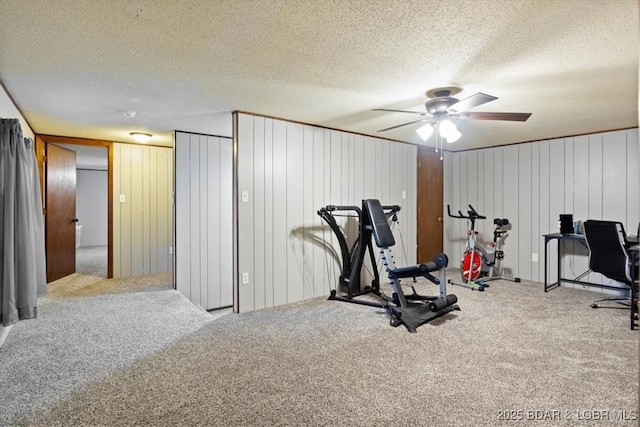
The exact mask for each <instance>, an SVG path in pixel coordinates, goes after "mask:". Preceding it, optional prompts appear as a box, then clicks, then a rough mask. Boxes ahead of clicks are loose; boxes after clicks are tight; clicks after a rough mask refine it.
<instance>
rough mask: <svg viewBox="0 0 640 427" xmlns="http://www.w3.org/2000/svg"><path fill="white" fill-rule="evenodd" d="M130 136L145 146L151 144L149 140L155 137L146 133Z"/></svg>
mask: <svg viewBox="0 0 640 427" xmlns="http://www.w3.org/2000/svg"><path fill="white" fill-rule="evenodd" d="M129 135H131V137H132V138H133V139H135V140H136V141H137V142H140V143H142V144H144V143H145V142H149V140H150V139H151V137H152V136H153V135H151V134H150V133H145V132H130V133H129Z"/></svg>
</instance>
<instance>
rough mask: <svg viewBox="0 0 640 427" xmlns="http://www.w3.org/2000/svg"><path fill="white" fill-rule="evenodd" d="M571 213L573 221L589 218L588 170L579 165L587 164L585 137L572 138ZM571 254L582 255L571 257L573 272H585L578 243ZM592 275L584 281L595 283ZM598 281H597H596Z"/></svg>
mask: <svg viewBox="0 0 640 427" xmlns="http://www.w3.org/2000/svg"><path fill="white" fill-rule="evenodd" d="M571 160H572V161H573V168H572V169H573V193H572V194H573V209H571V210H570V211H569V210H568V212H572V213H573V218H574V221H583V220H585V219H587V218H589V168H588V167H582V166H581V165H588V164H589V137H588V136H586V135H582V136H576V137H574V138H573V158H572V159H571ZM572 251H573V252H579V253H582V254H583V256H579V257H573V258H572V261H573V267H574V271H576V272H581V271H586V270H587V269H588V268H589V260H588V252H587V249H586V248H584V247H583V246H582V245H581V244H580V243H574V244H573V248H572ZM593 276H594V275H593V274H589V275H588V276H587V277H586V278H585V280H588V281H590V282H595V281H596V279H595V278H594V277H593ZM598 280H599V279H598Z"/></svg>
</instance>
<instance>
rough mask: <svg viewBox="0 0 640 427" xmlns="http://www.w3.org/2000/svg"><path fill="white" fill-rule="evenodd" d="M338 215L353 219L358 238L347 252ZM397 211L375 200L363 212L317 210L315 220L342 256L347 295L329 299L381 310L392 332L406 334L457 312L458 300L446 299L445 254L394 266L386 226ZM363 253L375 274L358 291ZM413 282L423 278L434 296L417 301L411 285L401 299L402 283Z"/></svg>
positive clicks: (342, 208)
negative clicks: (383, 285) (385, 285)
mask: <svg viewBox="0 0 640 427" xmlns="http://www.w3.org/2000/svg"><path fill="white" fill-rule="evenodd" d="M338 211H352V212H355V213H356V214H357V218H358V237H357V238H356V240H355V242H354V243H353V245H352V246H351V247H350V248H349V245H348V244H347V238H346V236H345V235H344V233H343V232H342V230H341V228H340V226H339V225H338V223H337V221H336V219H335V215H334V212H338ZM399 211H400V207H399V206H397V205H393V206H382V205H381V204H380V201H378V200H376V199H367V200H363V201H362V208H359V207H357V206H335V205H328V206H325V207H324V208H321V209H320V210H318V215H319V216H320V217H321V218H322V219H323V220H324V221H325V222H326V223H327V224H328V225H329V227H330V228H331V230H332V231H333V232H334V234H335V235H336V237H337V239H338V243H339V245H340V253H341V256H342V266H341V275H340V279H339V282H340V283H339V286H338V288H341V289H344V290H346V293H345V294H339V293H338V289H334V290H332V291H331V294H330V296H329V299H330V300H337V301H345V302H350V303H354V304H362V305H368V306H372V307H380V308H384V309H385V310H386V312H387V313H388V314H389V317H390V324H391V325H392V326H394V327H395V326H399V325H401V324H403V325H405V327H406V328H407V330H408V331H409V332H416V328H417V327H418V326H421V325H423V324H425V323H427V322H429V321H431V320H433V319H436V318H438V317H440V316H443V315H445V314H447V313H450V312H452V311H454V310H460V308H459V307H458V305H457V304H456V303H457V301H458V298H457V297H456V296H455V295H453V294H450V295H447V293H446V286H447V281H446V277H445V268H446V267H447V264H448V259H447V256H446V255H445V254H443V253H441V254H438V255H436V257H435V258H434V259H433V261H429V262H426V263H422V264H419V265H416V266H408V267H400V268H397V267H396V266H395V262H394V260H393V256H392V255H391V250H390V247H392V246H393V245H395V239H394V237H393V232H392V230H391V227H390V226H389V222H388V221H389V219H391V220H392V221H397V213H398V212H399ZM372 237H373V239H374V240H375V242H376V246H377V247H378V248H379V251H380V256H381V259H382V262H383V265H384V266H385V268H386V271H387V274H388V276H389V279H390V281H391V282H390V285H391V290H392V295H391V296H388V295H386V294H385V293H384V292H382V291H381V290H380V277H379V274H378V268H377V263H376V260H375V256H374V253H373V246H372ZM367 251H369V256H370V260H371V265H372V269H373V280H372V282H371V286H365V287H364V288H361V280H360V278H361V270H362V267H363V264H364V258H365V256H366V252H367ZM434 271H438V277H435V276H433V275H432V274H431V273H432V272H434ZM417 277H424V278H426V279H428V280H429V281H431V282H432V283H434V284H436V285H438V286H439V293H438V295H437V296H424V295H420V294H418V293H417V292H416V291H415V288H414V287H413V285H411V288H412V291H413V292H412V293H411V294H407V295H405V293H404V291H403V290H402V283H401V279H406V278H411V279H413V280H414V281H415V279H416V278H417ZM366 294H372V295H374V296H376V297H377V299H379V300H380V302H377V301H373V300H371V299H366V298H361V297H362V296H364V295H366Z"/></svg>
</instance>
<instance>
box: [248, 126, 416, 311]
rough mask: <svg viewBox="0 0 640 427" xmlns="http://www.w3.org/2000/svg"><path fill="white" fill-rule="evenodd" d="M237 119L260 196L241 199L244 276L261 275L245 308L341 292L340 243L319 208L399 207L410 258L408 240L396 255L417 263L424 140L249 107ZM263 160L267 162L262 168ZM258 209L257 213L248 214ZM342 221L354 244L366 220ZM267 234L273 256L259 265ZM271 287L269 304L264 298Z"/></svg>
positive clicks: (267, 254)
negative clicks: (269, 115) (390, 137)
mask: <svg viewBox="0 0 640 427" xmlns="http://www.w3.org/2000/svg"><path fill="white" fill-rule="evenodd" d="M237 116H238V121H237V123H238V130H237V144H238V157H237V161H238V165H237V169H238V177H237V182H238V191H242V189H243V188H244V187H243V186H246V185H248V183H249V182H251V183H252V184H251V185H252V186H253V192H254V200H255V202H254V203H253V205H251V206H250V205H249V204H248V203H238V228H237V231H238V245H239V247H238V264H239V272H240V273H242V272H243V271H249V270H250V271H251V275H252V277H253V280H252V284H250V285H239V299H240V307H239V310H240V311H242V312H245V311H251V310H256V309H260V308H263V307H272V306H277V305H281V304H285V303H290V302H295V301H300V300H302V299H307V298H312V297H319V296H327V295H328V294H329V290H330V289H333V288H335V286H336V285H337V281H338V278H339V275H340V270H339V269H340V260H339V259H338V258H336V257H335V254H338V257H339V247H338V244H337V241H336V239H335V238H334V235H333V232H332V231H331V229H330V228H329V227H328V226H326V225H325V224H324V223H323V222H322V220H321V219H320V217H319V216H318V215H317V214H316V212H317V210H318V209H319V208H321V207H323V206H326V205H328V204H334V205H356V206H360V204H361V201H362V199H364V198H378V199H380V201H381V202H382V203H383V204H394V203H399V204H400V205H401V206H402V210H401V215H400V230H398V231H399V232H401V233H402V237H403V239H404V244H405V248H406V252H407V260H405V257H404V254H403V253H404V251H403V249H402V246H401V244H400V240H399V239H397V240H398V243H397V245H396V246H395V247H394V248H393V251H394V255H395V259H396V262H398V263H399V264H404V261H407V263H415V255H416V254H415V250H416V236H415V232H416V224H415V222H416V212H415V209H416V206H415V197H416V195H415V192H416V176H417V169H416V155H417V150H416V147H415V146H412V145H409V144H401V143H396V142H392V141H386V140H381V139H379V138H373V137H365V136H362V135H354V134H350V133H347V132H341V131H336V130H330V129H323V128H318V127H314V126H308V125H301V124H297V123H290V122H286V121H283V120H276V119H265V118H261V117H257V116H253V115H249V114H245V113H238V114H237ZM261 123H264V125H261ZM259 126H264V132H262V131H260V130H257V127H259ZM259 146H260V148H258V147H259ZM258 164H261V165H262V166H260V167H255V166H254V165H258ZM258 174H260V175H261V176H257V175H258ZM258 180H260V181H261V182H260V183H258ZM403 190H404V191H406V199H403V198H402V197H401V195H402V191H403ZM258 200H261V201H260V202H258ZM249 210H250V211H251V216H250V217H249V216H248V215H246V214H245V211H249ZM257 218H263V219H264V224H263V225H262V228H263V229H264V231H263V232H262V231H260V229H259V227H257V226H255V221H256V219H257ZM338 221H339V223H340V225H341V226H342V228H343V230H344V232H345V233H346V235H347V237H348V239H349V242H350V243H353V240H354V239H355V237H356V234H357V225H356V223H357V220H355V219H354V218H352V217H339V218H338ZM261 233H264V236H262V237H261V236H259V234H261ZM262 239H264V245H265V246H266V248H265V250H264V252H265V256H264V258H263V259H262V260H260V261H258V260H257V257H258V256H256V255H255V254H258V255H260V253H261V252H260V249H259V246H260V244H261V242H262V241H263V240H262ZM336 249H338V252H336ZM376 255H377V254H376ZM367 263H368V261H367ZM363 276H364V277H363V281H369V280H371V277H370V273H368V272H366V271H365V274H364V275H363ZM258 287H262V288H263V289H257V288H258ZM263 292H264V295H265V298H264V303H263V302H262V301H258V300H259V298H257V296H259V295H262V293H263ZM248 294H250V295H248Z"/></svg>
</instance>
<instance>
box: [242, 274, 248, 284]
mask: <svg viewBox="0 0 640 427" xmlns="http://www.w3.org/2000/svg"><path fill="white" fill-rule="evenodd" d="M242 284H243V285H248V284H249V273H242Z"/></svg>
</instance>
